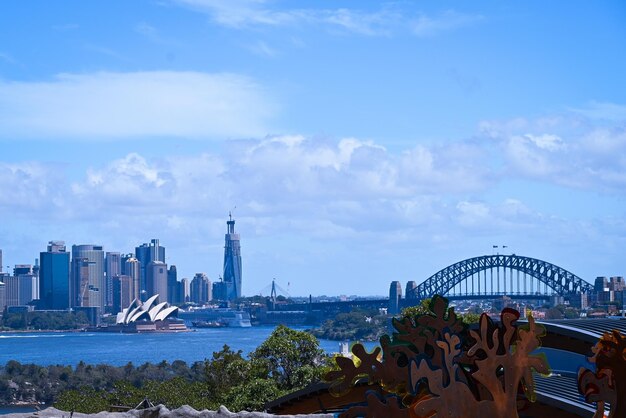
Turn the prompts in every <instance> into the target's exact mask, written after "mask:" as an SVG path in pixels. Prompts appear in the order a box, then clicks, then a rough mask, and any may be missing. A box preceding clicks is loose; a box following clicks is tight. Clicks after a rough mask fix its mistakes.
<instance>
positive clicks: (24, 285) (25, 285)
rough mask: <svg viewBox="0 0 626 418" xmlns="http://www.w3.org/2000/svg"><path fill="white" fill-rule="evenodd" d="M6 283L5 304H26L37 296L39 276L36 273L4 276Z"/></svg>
mask: <svg viewBox="0 0 626 418" xmlns="http://www.w3.org/2000/svg"><path fill="white" fill-rule="evenodd" d="M2 281H3V283H4V285H5V287H4V289H5V306H25V305H28V304H29V303H30V302H32V301H33V300H35V299H38V297H37V293H38V292H37V290H38V286H37V278H36V277H35V275H34V274H20V275H19V276H8V275H5V276H3V277H2Z"/></svg>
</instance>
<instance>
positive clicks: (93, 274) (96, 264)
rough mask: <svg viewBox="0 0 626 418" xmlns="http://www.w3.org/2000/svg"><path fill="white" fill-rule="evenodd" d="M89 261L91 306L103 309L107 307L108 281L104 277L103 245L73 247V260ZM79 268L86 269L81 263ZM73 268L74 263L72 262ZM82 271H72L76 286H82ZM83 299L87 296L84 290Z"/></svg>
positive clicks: (88, 285)
mask: <svg viewBox="0 0 626 418" xmlns="http://www.w3.org/2000/svg"><path fill="white" fill-rule="evenodd" d="M74 259H77V260H78V259H87V261H88V265H87V266H86V267H87V269H88V278H87V289H88V291H89V306H92V307H98V308H101V309H103V308H104V307H105V306H106V281H105V275H104V251H103V250H102V246H101V245H72V260H74ZM78 263H79V264H77V267H79V266H80V267H81V268H84V267H85V265H84V264H81V263H83V261H82V260H81V261H79V262H78ZM72 267H74V262H73V261H72ZM80 273H81V271H80V268H78V270H77V271H72V280H73V282H74V286H78V288H80V286H81V275H80ZM82 295H83V297H84V296H85V295H86V293H85V289H84V288H83V289H82Z"/></svg>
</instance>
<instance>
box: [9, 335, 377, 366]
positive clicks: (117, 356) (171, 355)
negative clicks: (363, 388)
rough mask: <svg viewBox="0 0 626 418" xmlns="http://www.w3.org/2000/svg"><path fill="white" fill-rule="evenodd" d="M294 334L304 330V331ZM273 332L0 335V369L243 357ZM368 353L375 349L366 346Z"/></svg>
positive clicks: (330, 345)
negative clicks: (224, 354) (236, 353)
mask: <svg viewBox="0 0 626 418" xmlns="http://www.w3.org/2000/svg"><path fill="white" fill-rule="evenodd" d="M295 328H296V329H299V330H303V329H305V328H298V327H295ZM273 330H274V327H273V326H260V327H251V328H203V329H197V330H195V331H192V332H184V333H163V334H159V333H151V334H115V333H89V332H39V333H38V332H29V333H2V334H0V365H4V364H6V363H7V362H8V361H9V360H16V361H19V362H20V363H22V364H25V363H34V364H39V365H50V364H60V365H70V366H75V365H76V364H78V363H79V362H80V361H83V362H85V363H87V364H111V365H116V366H122V365H125V364H127V363H128V362H132V363H133V364H135V365H138V364H143V363H146V362H150V363H159V362H161V361H163V360H165V361H167V362H170V363H171V362H173V361H174V360H183V361H185V362H187V363H193V362H195V361H202V360H204V359H205V358H211V356H212V354H213V352H215V351H220V350H221V349H222V347H223V346H224V344H227V345H228V346H229V347H230V348H231V349H233V350H241V351H242V352H243V354H244V355H247V354H248V353H250V352H251V351H254V349H255V348H256V347H258V346H259V345H260V344H261V343H262V342H263V341H265V339H267V337H269V335H270V334H271V333H272V331H273ZM365 345H366V347H368V349H372V348H373V347H374V346H376V345H377V344H376V343H374V342H370V343H365ZM320 347H321V348H322V349H323V350H324V351H326V352H327V353H334V352H337V351H339V342H337V341H330V340H320Z"/></svg>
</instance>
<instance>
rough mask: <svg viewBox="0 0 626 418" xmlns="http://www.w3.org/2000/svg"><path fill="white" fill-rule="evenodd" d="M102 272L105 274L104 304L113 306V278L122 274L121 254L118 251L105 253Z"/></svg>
mask: <svg viewBox="0 0 626 418" xmlns="http://www.w3.org/2000/svg"><path fill="white" fill-rule="evenodd" d="M104 273H105V275H106V304H107V306H113V278H114V277H116V276H121V275H122V255H121V254H120V253H116V252H107V253H106V255H105V262H104Z"/></svg>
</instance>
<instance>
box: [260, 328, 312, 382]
mask: <svg viewBox="0 0 626 418" xmlns="http://www.w3.org/2000/svg"><path fill="white" fill-rule="evenodd" d="M250 358H251V359H252V360H253V361H258V362H261V363H264V364H265V365H266V366H267V369H268V371H269V377H270V378H272V379H273V380H274V381H275V382H276V384H277V386H278V387H279V388H280V389H287V390H291V389H297V388H301V387H304V386H306V385H308V384H309V383H311V382H313V381H316V380H319V379H320V378H321V375H320V373H321V367H319V366H320V365H321V364H322V362H323V360H324V355H323V351H322V350H321V349H320V348H319V342H318V341H317V339H316V338H315V337H314V336H312V335H311V334H309V333H307V332H302V331H296V330H293V329H290V328H288V327H286V326H284V325H279V326H278V327H276V329H275V330H274V331H273V332H272V334H271V335H270V336H269V337H268V338H267V340H265V341H264V342H263V343H262V344H261V345H260V346H259V347H257V349H256V350H254V351H253V352H252V353H251V354H250Z"/></svg>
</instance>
